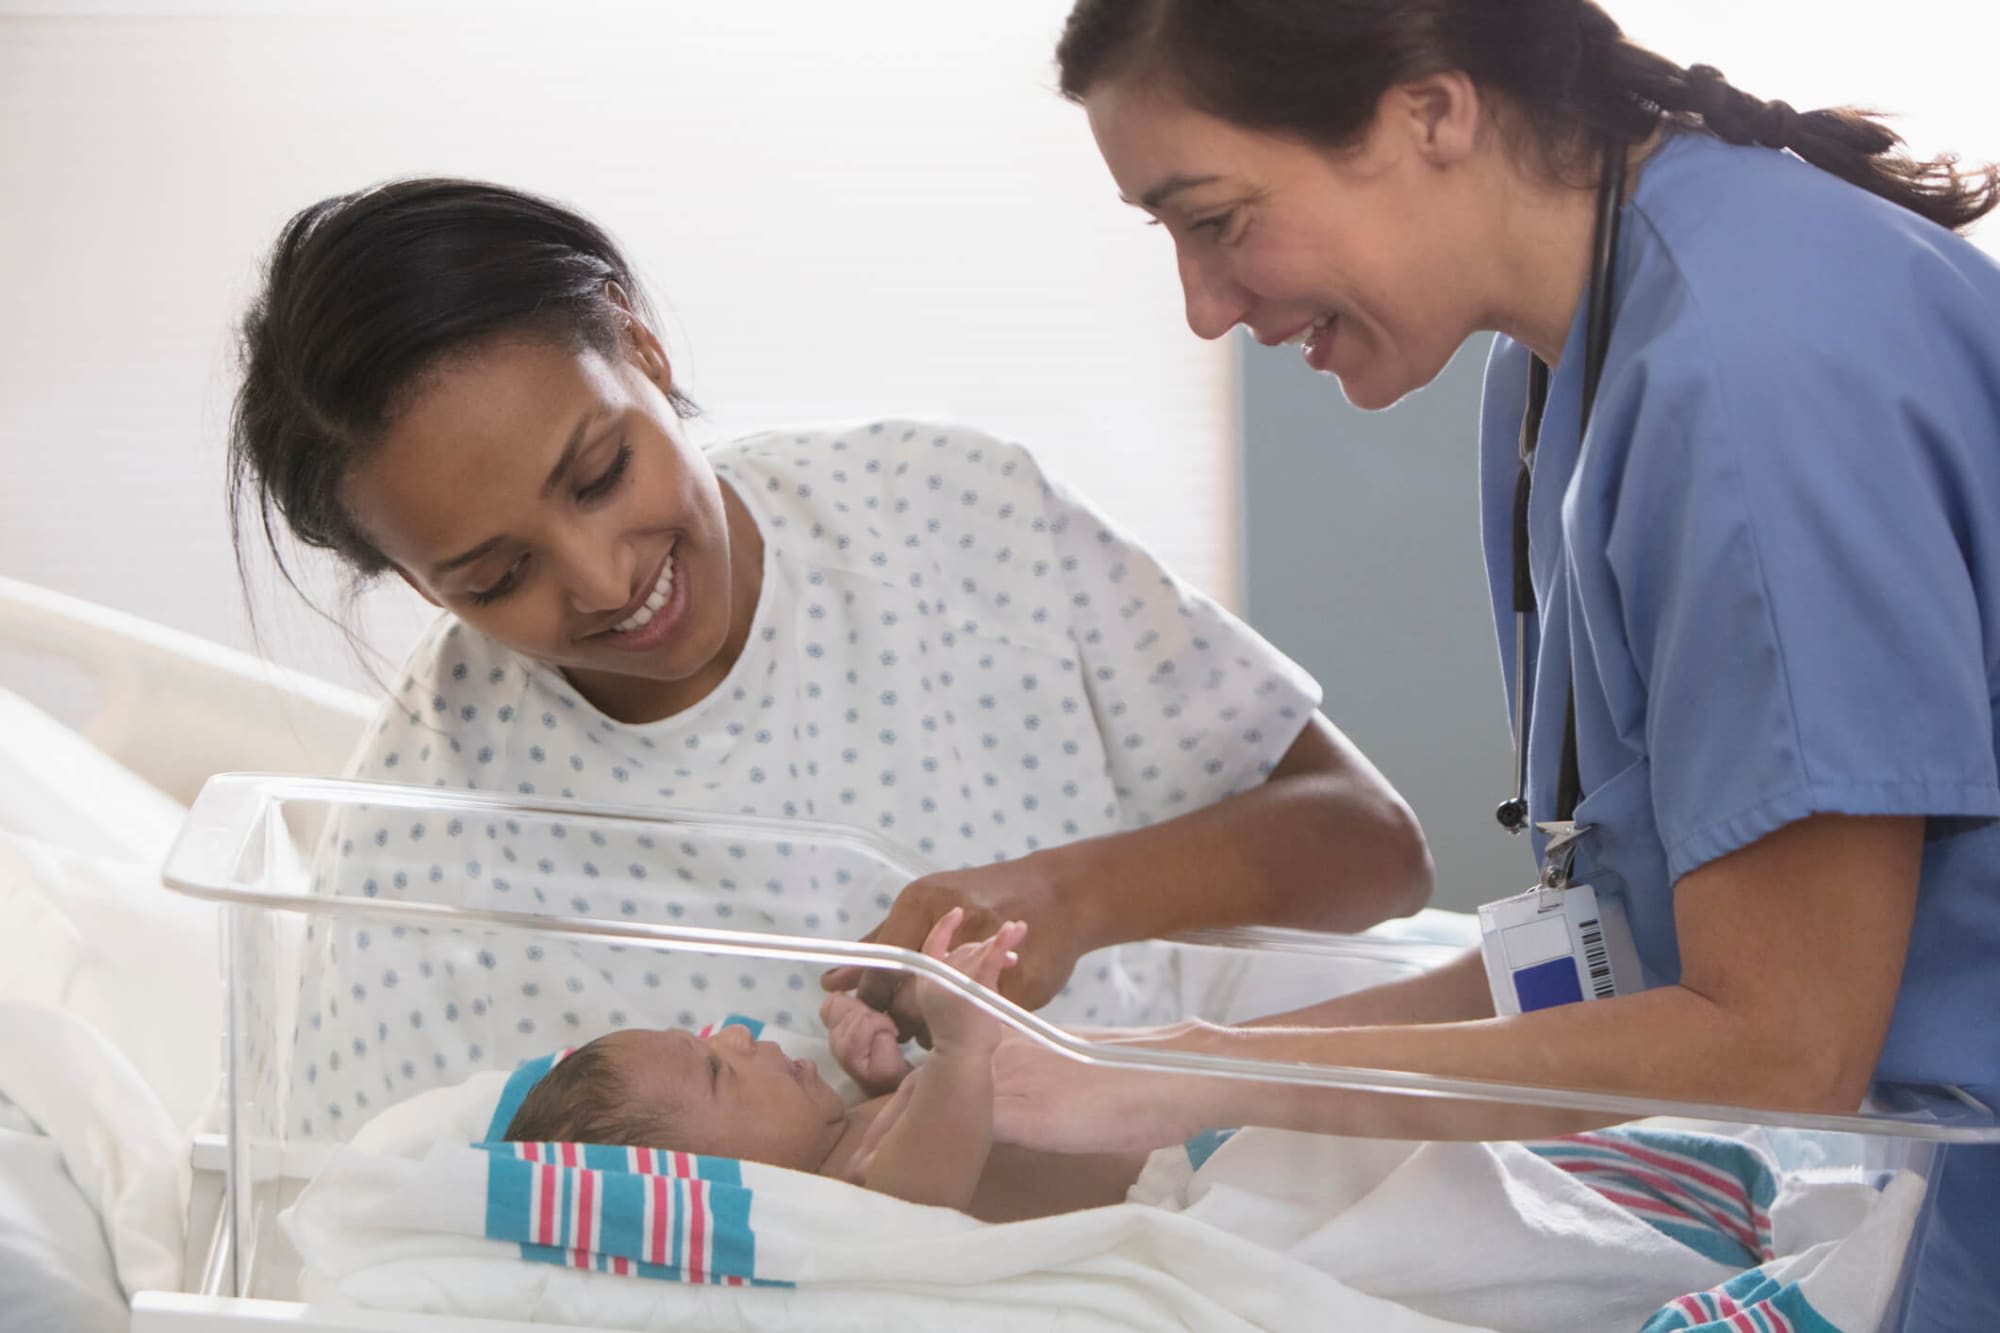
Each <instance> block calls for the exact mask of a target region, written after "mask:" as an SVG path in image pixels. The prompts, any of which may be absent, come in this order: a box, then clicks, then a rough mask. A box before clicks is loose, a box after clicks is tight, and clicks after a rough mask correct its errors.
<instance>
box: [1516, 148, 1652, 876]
mask: <svg viewBox="0 0 2000 1333" xmlns="http://www.w3.org/2000/svg"><path fill="white" fill-rule="evenodd" d="M1626 152H1627V149H1626V145H1624V144H1623V143H1620V142H1618V141H1616V140H1611V141H1607V142H1606V143H1605V145H1604V166H1603V170H1602V171H1600V172H1599V173H1598V182H1597V224H1596V228H1595V231H1594V232H1593V234H1592V238H1591V247H1590V248H1591V257H1590V289H1589V292H1588V294H1587V295H1586V297H1585V300H1586V301H1587V302H1588V305H1589V316H1588V319H1587V321H1586V323H1585V325H1584V361H1583V405H1582V414H1581V418H1580V421H1579V424H1578V427H1577V429H1578V432H1579V433H1581V432H1583V431H1585V430H1587V429H1589V426H1590V411H1591V408H1592V407H1593V406H1594V405H1595V404H1596V401H1597V385H1598V381H1599V380H1600V379H1601V378H1602V377H1603V374H1604V359H1605V354H1606V352H1607V351H1608V350H1609V348H1610V346H1611V301H1612V270H1613V266H1614V265H1615V264H1616V262H1617V258H1618V226H1619V215H1620V211H1621V209H1622V207H1623V205H1624V202H1625V159H1626ZM1548 401H1549V367H1548V363H1547V362H1545V361H1543V360H1542V359H1541V358H1540V357H1534V358H1533V359H1532V360H1531V361H1530V363H1529V366H1528V403H1527V408H1526V410H1525V411H1523V412H1522V414H1521V471H1520V473H1519V475H1518V477H1517V478H1516V480H1515V483H1514V795H1513V797H1512V799H1510V800H1506V801H1502V802H1501V803H1500V807H1499V809H1497V810H1495V811H1494V812H1493V814H1494V817H1495V818H1496V819H1498V820H1499V821H1500V827H1501V828H1504V829H1506V830H1507V831H1508V832H1509V833H1519V832H1521V830H1523V829H1525V828H1526V827H1527V826H1528V722H1529V714H1528V618H1529V617H1530V616H1533V615H1534V614H1536V606H1535V581H1534V576H1533V574H1532V572H1531V571H1530V570H1529V567H1528V496H1529V492H1530V490H1531V489H1532V487H1533V485H1534V473H1535V445H1536V442H1537V441H1538V440H1539V439H1540V438H1541V431H1542V413H1543V411H1544V410H1545V409H1546V408H1547V406H1548ZM1570 668H1571V669H1570V682H1569V686H1568V692H1567V693H1568V697H1567V700H1566V701H1565V703H1564V710H1563V744H1562V766H1561V769H1560V770H1559V772H1558V775H1557V779H1556V805H1555V810H1554V812H1553V813H1554V815H1555V818H1554V819H1553V820H1549V821H1544V822H1541V823H1539V824H1538V825H1537V827H1539V828H1540V829H1541V830H1542V831H1543V832H1544V833H1547V834H1549V835H1550V844H1549V855H1550V865H1549V867H1548V868H1547V869H1545V870H1544V872H1543V882H1544V883H1545V884H1548V885H1549V887H1552V888H1558V887H1561V884H1562V882H1564V881H1566V879H1567V877H1568V873H1569V852H1570V851H1571V850H1573V847H1574V842H1575V838H1576V836H1577V835H1578V834H1579V833H1581V832H1582V830H1580V829H1578V828H1577V826H1576V823H1575V820H1576V807H1577V803H1578V802H1579V801H1580V800H1582V798H1583V783H1582V781H1581V780H1580V778H1579V777H1578V774H1577V757H1576V679H1575V663H1574V655H1573V654H1572V661H1571V664H1570ZM1552 878H1553V880H1554V882H1551V879H1552Z"/></svg>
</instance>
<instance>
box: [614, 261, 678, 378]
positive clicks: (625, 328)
mask: <svg viewBox="0 0 2000 1333" xmlns="http://www.w3.org/2000/svg"><path fill="white" fill-rule="evenodd" d="M604 296H605V299H606V300H608V301H610V302H611V304H612V305H614V306H617V307H618V309H619V312H620V314H621V315H622V319H621V321H620V325H619V332H620V335H621V336H622V337H623V339H624V341H625V357H626V359H627V360H629V361H630V362H631V363H632V364H633V365H635V366H637V367H638V368H639V369H640V370H641V371H643V372H644V373H645V376H646V378H647V379H649V380H651V381H652V382H653V383H654V384H657V385H658V386H659V387H660V392H661V393H671V392H672V391H673V387H674V368H673V365H672V363H671V362H669V361H668V360H667V349H666V348H665V347H664V346H662V345H661V343H660V338H659V335H658V334H656V333H654V332H653V330H652V329H651V328H650V327H648V326H647V324H646V321H645V320H644V319H642V318H640V316H639V313H638V311H636V310H634V309H633V308H632V298H631V296H629V295H628V294H627V293H626V291H625V289H624V288H623V287H621V286H619V285H618V284H617V283H615V282H607V283H605V284H604Z"/></svg>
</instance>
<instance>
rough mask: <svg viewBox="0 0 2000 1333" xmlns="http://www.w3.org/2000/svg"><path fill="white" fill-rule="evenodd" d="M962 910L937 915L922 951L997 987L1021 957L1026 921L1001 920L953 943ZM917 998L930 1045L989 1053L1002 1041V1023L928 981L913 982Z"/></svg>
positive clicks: (981, 983)
mask: <svg viewBox="0 0 2000 1333" xmlns="http://www.w3.org/2000/svg"><path fill="white" fill-rule="evenodd" d="M964 919H965V910H964V909H963V908H959V907H954V908H952V909H951V910H950V911H949V912H946V913H945V914H944V915H943V916H941V917H939V918H938V923H937V924H936V925H935V926H932V927H931V933H930V936H929V937H928V938H927V939H925V940H924V952H925V953H927V954H929V955H930V956H931V957H933V958H936V959H938V960H939V961H941V962H945V963H949V964H950V965H951V966H953V967H955V968H957V969H958V970H959V971H960V972H963V973H965V975H966V976H968V977H970V978H972V979H973V980H974V981H976V982H978V983H979V984H980V985H982V986H985V987H987V988H988V989H998V987H999V984H1000V974H1001V973H1002V972H1004V971H1006V970H1007V969H1008V968H1010V967H1012V966H1014V965H1015V964H1016V963H1018V962H1020V961H1021V956H1020V955H1019V954H1018V953H1016V952H1014V950H1015V948H1016V947H1017V946H1018V945H1019V944H1020V943H1021V941H1022V940H1023V939H1024V938H1026V936H1027V934H1028V926H1027V923H1026V922H1024V921H1006V922H1002V923H1001V926H1000V929H998V930H996V931H994V932H993V933H992V934H991V935H989V936H987V937H986V938H985V939H983V940H977V941H975V942H973V943H971V944H961V945H959V946H958V947H957V948H955V949H954V948H952V947H951V940H952V936H954V935H956V934H957V933H958V927H959V923H960V922H962V921H963V920H964ZM917 1002H918V1003H919V1004H920V1005H921V1006H922V1008H923V1015H924V1023H925V1025H926V1026H927V1027H929V1028H930V1032H931V1045H932V1047H933V1048H934V1049H942V1048H944V1047H946V1046H951V1047H954V1048H958V1049H961V1050H966V1051H969V1052H990V1051H992V1049H993V1047H994V1045H995V1044H996V1043H998V1042H999V1040H1000V1033H1001V1030H1002V1028H1003V1026H1004V1025H1003V1024H1002V1023H1001V1022H1000V1021H999V1020H998V1019H996V1018H994V1017H993V1016H992V1015H991V1014H989V1013H987V1012H986V1011H985V1010H983V1009H980V1008H979V1007H978V1006H976V1005H973V1004H970V1003H968V1002H967V1001H965V1000H963V999H961V998H960V997H959V996H958V995H957V994H956V993H954V992H952V991H950V990H947V989H946V988H944V987H943V986H939V985H937V984H935V983H933V982H931V981H929V980H927V979H919V981H918V983H917Z"/></svg>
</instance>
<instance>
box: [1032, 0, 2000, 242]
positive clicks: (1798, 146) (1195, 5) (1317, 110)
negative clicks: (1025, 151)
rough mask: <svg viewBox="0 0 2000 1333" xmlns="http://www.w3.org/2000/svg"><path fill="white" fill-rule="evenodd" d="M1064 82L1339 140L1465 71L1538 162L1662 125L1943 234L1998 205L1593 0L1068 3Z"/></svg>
mask: <svg viewBox="0 0 2000 1333" xmlns="http://www.w3.org/2000/svg"><path fill="white" fill-rule="evenodd" d="M1056 65H1057V69H1058V73H1059V76H1060V80H1061V88H1062V91H1063V95H1064V96H1066V97H1069V98H1071V99H1072V100H1076V101H1081V100H1082V99H1083V98H1084V97H1085V96H1086V95H1088V93H1089V91H1090V89H1091V88H1092V87H1093V86H1094V85H1096V84H1098V83H1099V82H1101V81H1104V80H1107V79H1111V78H1122V77H1128V76H1129V77H1135V78H1143V79H1155V80H1159V81H1161V82H1162V83H1164V84H1165V85H1166V86H1168V87H1170V88H1171V89H1172V91H1173V92H1175V93H1176V94H1178V95H1179V96H1181V97H1183V98H1184V99H1185V100H1186V101H1187V102H1188V103H1189V105H1191V106H1193V107H1195V108H1197V109H1199V110H1202V111H1206V112H1208V113H1209V114H1211V115H1215V116H1220V117H1221V118H1222V119H1224V120H1228V121H1232V122H1234V123H1235V124H1238V125H1241V126H1244V127H1245V128H1248V129H1254V130H1264V131H1268V132H1272V133H1277V134H1286V135H1295V136H1298V137H1301V138H1304V139H1306V140H1308V141H1310V142H1314V143H1320V144H1325V145H1328V146H1330V147H1340V146H1343V145H1345V144H1347V143H1350V142H1352V141H1353V140H1354V139H1356V138H1357V137H1359V136H1360V135H1361V134H1362V133H1364V132H1365V131H1366V130H1367V128H1368V126H1369V124H1370V123H1371V122H1372V120H1373V118H1374V115H1375V109H1376V107H1377V106H1378V105H1379V104H1380V102H1381V99H1382V94H1383V93H1385V92H1386V91H1388V90H1389V89H1390V88H1391V87H1394V86H1395V85H1396V84H1398V83H1400V82H1403V81H1405V80H1408V79H1415V78H1421V77H1423V76H1424V75H1427V74H1435V73H1439V72H1441V71H1445V70H1462V71H1464V72H1465V73H1466V74H1468V75H1469V76H1471V78H1472V79H1473V81H1474V82H1475V83H1477V84H1478V85H1479V86H1480V88H1481V90H1482V91H1483V92H1485V93H1486V94H1488V95H1489V96H1495V95H1497V97H1498V99H1499V100H1501V101H1502V102H1504V104H1505V105H1506V106H1507V107H1508V108H1509V109H1510V110H1511V111H1512V112H1513V113H1514V114H1515V116H1516V118H1517V119H1518V120H1519V121H1520V123H1521V125H1522V127H1523V128H1524V129H1525V130H1526V131H1528V135H1529V136H1530V138H1531V141H1532V146H1533V148H1534V149H1536V150H1537V151H1538V153H1539V156H1540V165H1542V166H1543V167H1544V168H1546V169H1547V170H1549V171H1550V172H1551V173H1553V174H1554V175H1556V176H1558V177H1559V178H1562V179H1568V180H1573V181H1575V182H1576V183H1577V184H1580V185H1587V184H1589V183H1591V182H1592V181H1594V179H1595V172H1596V158H1595V152H1594V146H1595V145H1596V144H1597V143H1598V142H1599V141H1601V140H1603V139H1605V138H1611V139H1614V140H1624V141H1627V142H1637V141H1639V140H1641V139H1644V138H1645V137H1646V136H1647V135H1649V134H1651V133H1652V132H1653V131H1654V130H1656V129H1658V128H1659V127H1660V126H1661V125H1662V124H1671V125H1675V126H1679V127H1681V128H1683V129H1690V130H1699V131H1703V132H1706V133H1709V134H1713V135H1714V136H1716V137H1717V138H1719V139H1724V140H1727V141H1728V142H1730V143H1736V144H1762V145H1764V146H1766V147H1771V148H1782V149H1789V150H1790V151H1792V152H1794V153H1796V154H1798V155H1799V156H1800V157H1802V158H1804V159H1805V160H1806V161H1807V162H1810V163H1812V164H1813V165H1814V166H1816V167H1819V168H1820V169H1822V170H1824V171H1828V172H1831V173H1832V174H1834V175H1836V176H1838V177H1840V178H1841V179H1842V180H1845V181H1848V182H1849V183H1851V184H1854V185H1858V186H1860V187H1861V188H1862V189H1864V190H1867V191H1869V192H1871V193H1873V194H1877V195H1880V196H1881V197H1883V198H1884V199H1888V200H1890V201H1891V202H1893V203H1896V204H1900V205H1902V206H1903V207H1904V208H1907V209H1909V210H1911V211H1912V212H1914V213H1918V214H1920V215H1922V216H1923V217H1926V218H1929V219H1930V220H1931V221H1933V222H1936V223H1939V224H1940V225H1942V226H1946V227H1950V228H1952V229H1953V230H1963V229H1964V228H1966V227H1968V226H1970V225H1971V224H1972V223H1974V222H1976V221H1977V220H1978V219H1980V218H1981V217H1984V216H1985V215H1986V214H1987V213H1989V212H1991V211H1992V210H1993V209H1994V207H1995V206H1996V205H2000V171H1996V169H1995V168H1994V167H1992V166H1975V167H1968V166H1964V165H1962V164H1961V163H1960V162H1959V159H1958V158H1956V157H1955V156H1952V155H1950V154H1946V155H1944V156H1941V157H1937V158H1930V159H1922V158H1915V157H1912V156H1911V155H1910V154H1909V153H1908V152H1906V151H1905V150H1904V147H1903V141H1902V139H1901V138H1899V137H1898V136H1897V135H1896V133H1895V132H1894V131H1892V130H1890V129H1889V128H1888V127H1887V126H1885V125H1884V124H1883V123H1882V122H1881V121H1880V120H1879V119H1878V118H1877V117H1876V116H1874V115H1873V114H1871V113H1869V112H1866V111H1861V110H1857V109H1854V108H1852V107H1836V108H1828V109H1824V110H1816V111H1803V112H1802V111H1796V110H1794V109H1793V108H1792V107H1791V106H1790V105H1788V104H1787V103H1784V102H1765V101H1761V100H1759V99H1758V98H1756V97H1753V96H1751V95H1750V94H1749V93H1746V92H1744V91H1743V90H1742V89H1740V88H1737V87H1736V86H1735V85H1733V84H1731V83H1730V82H1729V81H1728V80H1727V79H1725V78H1723V76H1722V75H1721V73H1719V72H1718V71H1717V70H1715V69H1714V68H1713V67H1712V66H1708V65H1696V66H1694V67H1693V68H1691V69H1686V68H1682V67H1681V66H1680V65H1677V64H1675V63H1674V62H1673V61H1671V60H1668V59H1666V58H1665V57H1663V56H1661V55H1658V54H1657V53H1655V52H1653V51H1649V50H1647V49H1646V48H1645V47H1643V46H1640V45H1638V44H1637V43H1635V42H1633V41H1631V40H1630V39H1628V38H1627V37H1626V36H1625V34H1624V33H1623V32H1622V31H1621V30H1620V29H1619V27H1618V24H1617V23H1616V22H1615V21H1614V20H1613V19H1612V17H1611V16H1610V15H1609V14H1607V13H1606V12H1605V11H1604V9H1603V8H1602V7H1601V6H1600V5H1598V4H1596V3H1594V0H1077V4H1076V6H1075V8H1074V9H1072V10H1071V12H1070V16H1069V21H1068V23H1067V25H1066V26H1065V27H1064V30H1063V35H1062V40H1061V42H1060V43H1059V44H1058V45H1057V47H1056Z"/></svg>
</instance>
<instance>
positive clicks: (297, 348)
mask: <svg viewBox="0 0 2000 1333" xmlns="http://www.w3.org/2000/svg"><path fill="white" fill-rule="evenodd" d="M621 302H622V303H621ZM631 318H638V319H641V320H645V321H646V322H648V323H649V324H650V323H651V319H650V312H649V310H648V308H647V305H646V302H645V296H644V294H643V292H642V291H641V289H640V285H639V283H638V281H637V279H636V277H635V275H634V273H633V270H632V267H631V265H629V264H628V263H627V262H626V261H625V258H624V256H623V255H621V254H620V253H619V251H618V247H617V245H616V244H615V243H614V242H613V241H612V239H611V238H610V237H609V236H608V235H606V234H605V233H604V231H603V230H602V229H600V228H599V227H597V226H596V225H595V224H594V223H592V222H590V221H589V220H588V219H586V218H583V217H582V216H580V215H578V214H577V213H575V212H573V211H571V210H570V209H567V208H564V207H563V206H562V205H560V204H556V203H553V202H551V201H549V200H547V199H541V198H538V197H536V196H534V195H531V194H526V193H523V192H522V191H519V190H510V189H506V188H504V187H502V186H498V185H487V184H483V183H480V182H477V181H465V180H438V179H430V180H400V181H392V182H390V183H388V184H385V185H379V186H376V187H375V188H373V189H368V190H361V191H358V192H356V193H354V194H344V195H337V196H335V197H334V198H331V199H324V200H321V201H320V202H319V203H316V204H314V205H312V206H311V207H310V208H306V209H304V210H302V211H300V212H299V213H298V214H297V215H295V216H294V217H293V218H292V220H291V221H290V222H288V223H287V224H286V225H285V229H284V231H283V232H282V233H281V234H280V235H279V237H278V241H277V244H276V245H275V246H274V247H273V248H272V250H271V255H270V259H269V261H268V263H267V264H266V266H265V270H264V281H263V285H262V287H261V289H260V290H259V291H258V293H257V296H256V298H255V299H254V300H253V301H252V302H251V303H250V308H249V311H248V312H247V313H246V314H245V315H244V318H243V326H242V369H243V380H242V384H241V386H240V387H239V388H238V390H237V393H236V406H235V412H234V415H233V417H232V420H231V426H230V446H229V512H230V532H231V536H232V538H233V540H234V542H235V545H236V551H237V561H238V565H239V567H241V566H242V563H243V540H242V538H243V532H242V525H243V522H244V520H245V518H246V516H247V513H248V511H251V510H253V509H254V512H255V514H256V516H257V520H258V521H259V523H260V524H261V526H262V528H263V532H264V537H265V540H266V541H267V542H268V543H269V544H270V546H271V550H272V553H273V555H274V556H275V557H276V558H277V561H278V568H279V571H280V572H281V573H282V574H283V575H284V576H285V578H286V580H287V582H290V581H291V572H290V570H289V569H288V568H287V567H286V565H285V561H284V557H283V554H282V551H281V548H280V546H279V544H278V542H277V540H276V522H277V520H278V519H279V518H280V517H282V519H283V521H284V523H285V525H286V526H288V527H289V528H290V529H291V531H292V533H293V534H294V535H295V536H296V537H297V538H298V539H299V540H300V541H301V542H303V543H305V544H306V545H308V546H314V547H318V548H321V549H323V550H327V551H331V552H333V553H334V554H335V555H337V556H339V557H340V558H341V560H342V561H344V562H345V563H346V564H347V565H348V567H349V568H350V569H351V570H352V571H353V572H354V573H355V574H357V575H359V576H361V577H363V578H366V577H368V576H371V575H374V574H379V573H381V572H382V571H383V570H384V569H386V568H387V567H388V561H387V559H386V558H385V557H384V556H383V555H382V553H381V552H380V551H379V550H378V549H377V548H376V546H375V544H374V542H373V541H372V540H370V538H369V536H368V534H367V533H366V532H364V531H363V530H362V529H361V527H360V525H359V524H357V523H356V522H355V520H354V518H353V516H352V514H351V513H350V512H349V510H348V507H347V503H346V499H345V495H344V491H345V483H346V478H347V475H348V472H349V471H350V469H352V468H353V466H354V465H355V463H356V462H357V461H359V460H360V459H361V458H362V457H363V456H364V455H365V454H366V453H367V451H368V450H369V449H371V448H372V447H373V446H374V445H375V444H376V442H377V441H379V440H380V439H381V437H382V434H383V432H384V431H385V430H387V429H388V427H389V426H390V425H391V424H392V422H393V420H394V418H395V415H396V413H397V412H398V411H400V410H401V409H402V408H403V407H404V406H405V405H406V404H407V402H408V400H409V397H410V395H411V393H412V392H413V390H415V389H417V388H418V387H420V386H421V385H422V383H423V382H424V380H425V377H426V376H428V375H430V374H431V373H432V372H434V371H436V370H437V369H438V368H439V367H440V366H441V365H442V364H444V363H445V362H446V361H447V360H448V359H450V358H452V357H455V356H460V355H463V354H465V353H468V352H471V351H474V350H477V349H478V348H479V347H481V346H484V345H488V344H490V343H492V342H494V341H495V340H498V339H504V338H545V339H549V340H552V341H555V342H558V343H561V344H564V345H569V346H574V347H576V348H578V349H579V350H581V349H585V348H589V349H594V350H595V351H597V352H599V353H601V354H602V355H604V356H606V357H614V356H617V355H619V354H620V353H621V351H622V348H623V345H624V339H625V337H626V332H625V327H626V321H627V320H628V319H631ZM669 397H670V399H671V400H672V403H673V407H674V410H675V411H676V412H678V413H679V414H681V415H682V416H687V415H690V414H691V413H692V412H693V410H694V405H693V404H692V403H691V402H689V401H688V400H687V399H686V398H685V397H683V396H682V395H681V394H680V393H679V391H678V390H673V391H670V392H669ZM294 586H296V585H294Z"/></svg>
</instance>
